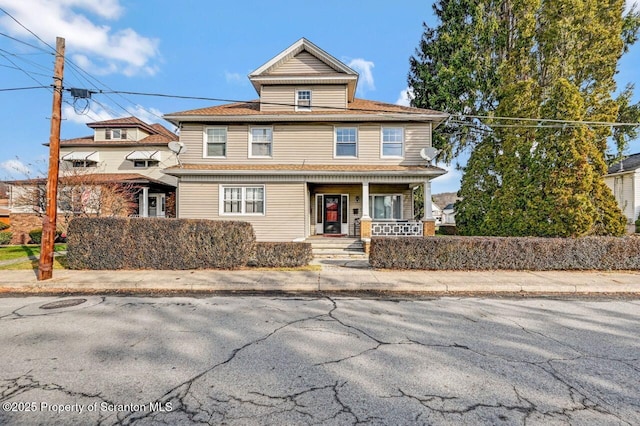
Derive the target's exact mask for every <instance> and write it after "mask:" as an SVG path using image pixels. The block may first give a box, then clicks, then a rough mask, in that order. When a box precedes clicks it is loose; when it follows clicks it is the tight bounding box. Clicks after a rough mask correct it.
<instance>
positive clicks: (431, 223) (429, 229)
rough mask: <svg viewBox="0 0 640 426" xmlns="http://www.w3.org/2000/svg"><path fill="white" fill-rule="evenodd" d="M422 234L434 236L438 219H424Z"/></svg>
mask: <svg viewBox="0 0 640 426" xmlns="http://www.w3.org/2000/svg"><path fill="white" fill-rule="evenodd" d="M422 235H423V236H425V237H433V236H434V235H436V221H435V220H423V221H422Z"/></svg>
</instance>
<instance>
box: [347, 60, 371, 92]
mask: <svg viewBox="0 0 640 426" xmlns="http://www.w3.org/2000/svg"><path fill="white" fill-rule="evenodd" d="M347 65H348V66H349V68H353V69H354V70H355V71H357V72H358V74H360V81H359V82H358V94H359V95H363V94H364V93H365V92H366V91H367V90H375V89H376V86H375V83H374V81H373V72H372V71H371V70H372V69H373V67H375V64H374V63H373V62H371V61H367V60H365V59H362V58H356V59H352V60H351V61H350V62H349V63H348V64H347Z"/></svg>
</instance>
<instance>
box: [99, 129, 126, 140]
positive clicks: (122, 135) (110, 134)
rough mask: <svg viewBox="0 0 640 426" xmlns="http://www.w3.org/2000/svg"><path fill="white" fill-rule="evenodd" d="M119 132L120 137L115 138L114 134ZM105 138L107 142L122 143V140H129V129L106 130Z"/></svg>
mask: <svg viewBox="0 0 640 426" xmlns="http://www.w3.org/2000/svg"><path fill="white" fill-rule="evenodd" d="M115 131H118V132H120V136H119V137H115V136H114V134H113V132H115ZM104 138H105V140H108V141H111V140H114V141H116V140H117V141H121V140H126V139H127V129H112V128H108V129H104Z"/></svg>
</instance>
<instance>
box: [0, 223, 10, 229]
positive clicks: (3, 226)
mask: <svg viewBox="0 0 640 426" xmlns="http://www.w3.org/2000/svg"><path fill="white" fill-rule="evenodd" d="M8 227H9V225H7V224H6V223H4V222H0V231H4V230H5V229H7V228H8Z"/></svg>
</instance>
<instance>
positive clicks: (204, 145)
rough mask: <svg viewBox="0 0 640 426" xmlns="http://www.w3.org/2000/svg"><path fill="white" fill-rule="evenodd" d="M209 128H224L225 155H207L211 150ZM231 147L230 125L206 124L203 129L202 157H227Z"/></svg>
mask: <svg viewBox="0 0 640 426" xmlns="http://www.w3.org/2000/svg"><path fill="white" fill-rule="evenodd" d="M209 129H224V155H223V156H220V155H207V154H208V152H209V149H208V148H209V146H208V145H209V142H208V141H207V138H208V134H207V130H209ZM228 148H229V127H228V126H205V127H204V128H203V129H202V158H227V153H228Z"/></svg>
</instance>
